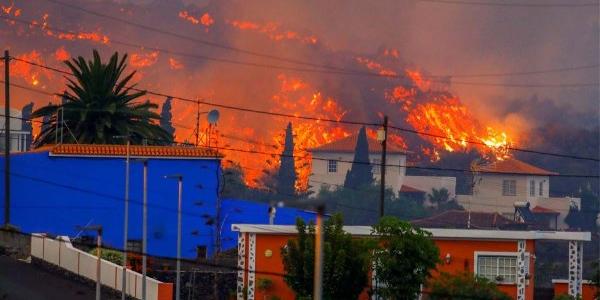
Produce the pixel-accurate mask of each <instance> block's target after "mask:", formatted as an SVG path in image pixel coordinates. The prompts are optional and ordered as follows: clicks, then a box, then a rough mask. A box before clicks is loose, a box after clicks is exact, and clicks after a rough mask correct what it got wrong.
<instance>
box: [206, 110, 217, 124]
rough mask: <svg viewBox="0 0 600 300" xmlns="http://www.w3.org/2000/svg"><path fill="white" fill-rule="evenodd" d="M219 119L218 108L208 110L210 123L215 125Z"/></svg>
mask: <svg viewBox="0 0 600 300" xmlns="http://www.w3.org/2000/svg"><path fill="white" fill-rule="evenodd" d="M217 121H219V111H218V110H216V109H213V110H211V111H209V112H208V123H209V124H210V125H215V124H217Z"/></svg>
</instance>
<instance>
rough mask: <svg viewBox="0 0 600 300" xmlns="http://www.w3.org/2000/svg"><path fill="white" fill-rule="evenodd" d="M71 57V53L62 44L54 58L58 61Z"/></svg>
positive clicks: (55, 52)
mask: <svg viewBox="0 0 600 300" xmlns="http://www.w3.org/2000/svg"><path fill="white" fill-rule="evenodd" d="M69 58H71V54H70V53H69V51H67V50H65V47H63V46H61V47H60V48H58V49H56V51H54V59H56V60H57V61H65V60H68V59H69Z"/></svg>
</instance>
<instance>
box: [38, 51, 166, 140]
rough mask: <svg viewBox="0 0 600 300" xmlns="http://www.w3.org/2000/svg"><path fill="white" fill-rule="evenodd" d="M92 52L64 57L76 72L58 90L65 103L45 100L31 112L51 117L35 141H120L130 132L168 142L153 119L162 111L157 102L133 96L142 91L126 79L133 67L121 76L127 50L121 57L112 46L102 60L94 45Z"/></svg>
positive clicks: (132, 135)
mask: <svg viewBox="0 0 600 300" xmlns="http://www.w3.org/2000/svg"><path fill="white" fill-rule="evenodd" d="M93 55H94V58H93V60H90V61H86V60H85V59H84V58H83V57H81V56H79V57H78V58H77V59H75V58H74V59H73V60H72V61H65V64H66V65H67V66H68V67H69V69H70V70H71V72H72V73H73V74H74V77H75V78H74V79H71V78H67V80H68V81H69V83H68V84H67V87H68V88H69V90H68V91H65V92H64V93H63V95H62V96H63V98H64V99H65V101H63V103H61V104H60V105H56V104H48V105H47V106H45V107H42V108H40V109H38V110H36V111H35V112H33V114H32V118H38V117H43V118H44V119H45V120H48V122H49V124H48V125H47V126H43V128H42V131H41V132H40V134H39V135H38V136H37V137H36V138H35V141H34V146H35V147H39V146H42V145H46V144H55V143H56V142H57V140H58V141H62V142H63V143H75V142H77V143H84V144H116V143H123V142H124V140H123V139H121V138H117V136H129V137H130V140H131V143H132V144H142V143H144V142H147V143H148V144H170V143H171V142H172V139H173V138H172V136H171V135H170V134H169V133H168V132H166V131H165V130H164V129H162V128H161V127H160V126H159V125H158V124H157V122H158V121H159V120H160V116H159V115H158V114H157V113H155V112H153V111H152V110H154V109H156V108H158V105H156V104H154V103H150V101H148V100H147V101H135V100H136V99H137V98H139V97H141V96H143V95H145V94H146V92H145V91H138V90H135V91H134V89H133V86H128V85H127V84H128V82H129V81H130V80H131V78H132V77H133V75H134V74H135V71H134V72H131V73H130V74H129V75H127V76H125V77H124V78H122V79H120V78H121V75H122V74H123V72H124V70H125V67H126V64H125V61H126V59H127V55H123V57H121V59H120V60H119V53H117V52H115V53H114V54H113V55H112V56H111V57H110V60H109V61H108V63H103V62H102V60H101V58H100V54H98V51H96V50H94V54H93ZM57 122H58V123H59V124H58V126H57ZM61 125H62V126H61ZM57 127H59V128H58V132H57Z"/></svg>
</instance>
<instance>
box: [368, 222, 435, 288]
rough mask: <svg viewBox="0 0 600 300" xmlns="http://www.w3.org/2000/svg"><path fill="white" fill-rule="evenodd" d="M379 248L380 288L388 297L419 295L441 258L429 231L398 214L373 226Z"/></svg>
mask: <svg viewBox="0 0 600 300" xmlns="http://www.w3.org/2000/svg"><path fill="white" fill-rule="evenodd" d="M373 235H374V238H375V239H376V240H377V245H379V247H380V248H379V249H378V250H376V251H375V252H374V255H373V262H374V265H375V278H376V280H377V282H378V285H379V287H378V289H377V290H376V292H377V294H378V295H379V296H383V297H384V298H385V299H416V297H417V295H418V294H419V292H420V290H421V285H423V284H425V283H426V281H427V279H429V278H430V276H431V271H432V270H433V269H435V267H436V264H437V263H438V261H439V250H438V248H437V246H436V245H435V243H434V242H433V241H432V240H431V238H430V237H431V234H430V233H429V232H427V231H424V230H421V229H418V228H414V227H412V226H411V225H410V223H407V222H404V221H401V220H400V219H398V218H395V217H389V216H386V217H383V218H381V219H380V220H379V223H377V224H375V225H374V226H373Z"/></svg>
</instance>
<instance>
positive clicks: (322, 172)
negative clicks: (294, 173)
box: [309, 152, 406, 196]
mask: <svg viewBox="0 0 600 300" xmlns="http://www.w3.org/2000/svg"><path fill="white" fill-rule="evenodd" d="M312 157H313V159H312V164H311V165H312V172H311V175H310V177H309V185H310V186H311V188H310V190H311V191H313V192H314V193H313V196H316V194H317V193H318V192H319V190H320V189H321V186H325V185H329V187H330V189H335V188H336V187H337V186H341V185H344V180H345V179H346V172H348V171H349V170H350V168H352V163H351V161H352V160H353V159H354V153H343V152H337V153H333V152H314V153H312ZM315 158H317V159H315ZM328 160H337V161H338V162H337V172H335V173H331V172H328V168H327V167H328ZM369 160H370V161H371V162H372V163H373V162H380V161H381V154H377V153H372V154H369ZM344 161H347V162H344ZM386 165H388V167H386V169H385V172H386V177H385V179H386V180H385V181H386V182H385V183H386V186H387V187H389V188H392V189H393V190H394V192H396V193H397V192H398V191H399V190H400V188H401V187H402V184H403V181H404V177H405V174H406V167H404V166H405V165H406V155H403V154H388V155H387V157H386ZM389 165H393V166H389ZM373 169H374V171H375V172H374V174H373V178H374V179H375V180H376V181H379V179H380V174H381V173H380V171H379V167H374V168H373Z"/></svg>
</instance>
